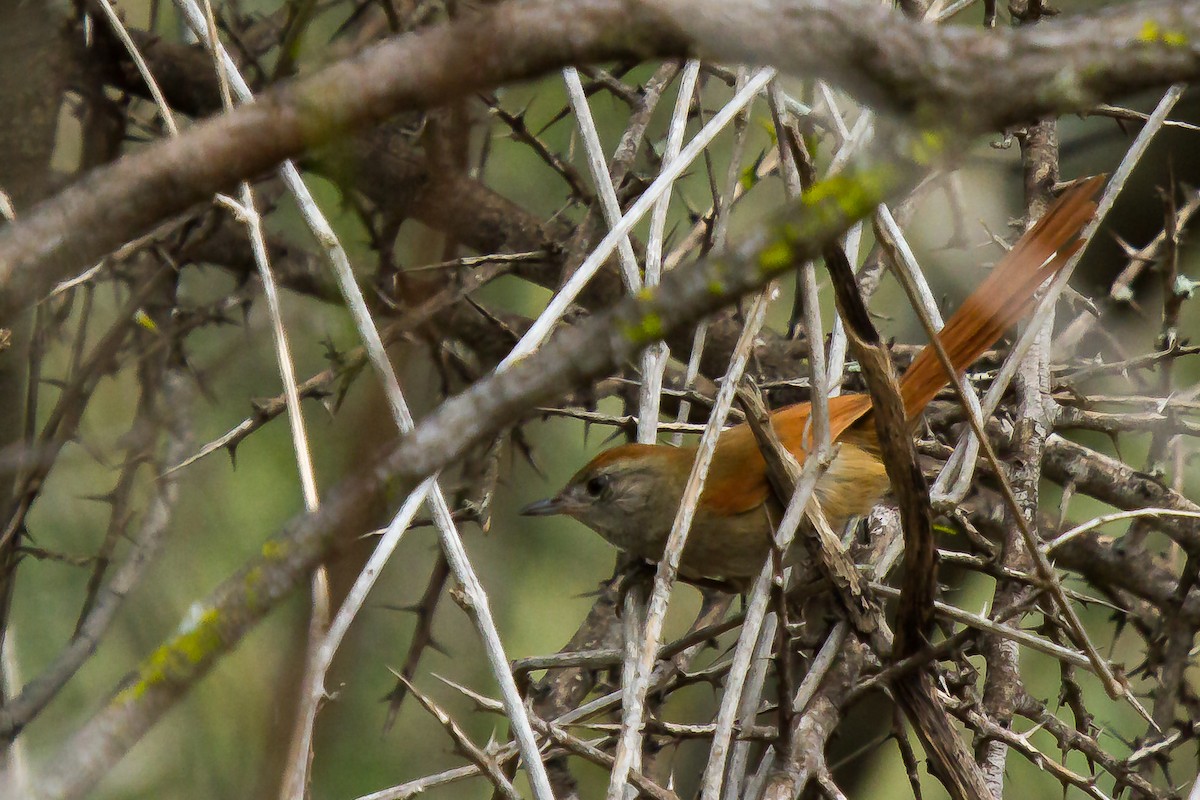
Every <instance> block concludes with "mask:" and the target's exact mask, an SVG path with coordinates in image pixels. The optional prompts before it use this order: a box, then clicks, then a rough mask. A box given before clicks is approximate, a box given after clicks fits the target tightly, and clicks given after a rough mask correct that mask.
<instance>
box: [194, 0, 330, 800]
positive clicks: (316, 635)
mask: <svg viewBox="0 0 1200 800" xmlns="http://www.w3.org/2000/svg"><path fill="white" fill-rule="evenodd" d="M204 17H205V20H204V21H205V30H206V32H207V36H206V37H205V39H206V41H207V43H208V46H209V49H210V52H211V53H212V56H213V64H214V68H215V69H216V73H217V82H218V84H219V86H220V88H221V100H222V103H223V105H224V106H225V110H226V111H228V110H230V109H231V108H233V97H232V95H231V93H230V86H229V78H228V76H227V75H226V73H225V70H224V66H225V64H224V61H223V59H222V58H221V52H222V51H221V49H220V47H219V46H218V44H217V43H218V41H219V40H218V37H217V23H216V18H215V17H214V16H213V10H212V4H211V3H210V2H209V0H204ZM240 191H241V203H240V204H233V203H230V205H231V207H232V209H233V212H234V214H235V216H236V217H237V218H238V219H240V220H241V221H242V223H243V224H244V225H245V226H246V231H247V234H248V237H249V240H250V250H251V253H252V255H253V257H254V264H255V267H256V268H257V270H258V275H259V279H260V280H261V281H262V285H263V295H264V297H266V300H267V312H268V316H269V317H270V320H271V334H272V337H273V339H274V341H275V360H276V363H277V365H278V368H279V374H280V379H281V380H282V382H283V390H284V395H285V396H286V397H287V411H288V427H289V430H290V432H291V435H292V448H293V450H294V451H295V456H296V468H297V471H298V472H299V474H300V486H301V489H302V492H303V495H304V508H305V510H306V511H308V513H310V514H311V513H313V512H315V511H316V510H317V509H318V508H319V506H320V498H319V494H318V492H317V481H316V474H315V472H314V470H313V465H312V453H311V450H310V447H309V444H308V431H307V428H306V427H305V424H304V414H303V411H302V410H301V408H300V393H299V391H298V390H297V388H296V368H295V364H294V362H293V360H292V352H291V347H290V346H289V344H288V339H287V332H286V330H285V329H284V324H283V312H282V310H281V308H280V303H279V289H278V287H277V286H276V283H275V277H274V275H273V274H272V273H271V265H270V262H269V257H268V256H267V242H266V237H265V235H264V234H263V228H262V217H261V216H260V215H259V213H258V209H257V208H256V207H255V201H254V192H253V190H252V189H251V188H250V184H249V183H246V182H243V183H242V185H241V190H240ZM331 603H332V601H331V599H330V596H329V572H328V570H327V569H326V568H325V566H324V565H321V566H318V567H317V568H316V569H314V570H313V574H312V611H311V613H310V616H309V622H308V636H307V643H306V646H305V656H304V662H305V669H304V675H303V677H302V680H301V683H300V698H299V703H298V706H299V707H298V709H297V711H296V722H295V727H294V730H293V732H292V738H291V742H290V744H289V747H288V756H287V761H286V762H285V763H286V764H287V768H286V771H285V773H284V775H283V779H282V780H281V781H280V788H279V793H280V797H281V800H287V799H288V798H297V800H302V798H303V797H304V795H305V792H306V788H307V786H308V775H309V769H310V766H311V763H312V761H311V756H312V730H313V726H314V725H315V724H316V717H317V709H318V708H319V705H320V701H321V699H322V698H323V697H324V686H323V680H322V678H323V676H324V673H323V672H316V671H315V670H314V669H313V667H312V665H313V664H314V660H315V658H316V654H317V649H318V644H319V642H320V640H321V638H322V637H323V636H324V635H325V632H326V630H327V629H328V627H329V607H330V605H331Z"/></svg>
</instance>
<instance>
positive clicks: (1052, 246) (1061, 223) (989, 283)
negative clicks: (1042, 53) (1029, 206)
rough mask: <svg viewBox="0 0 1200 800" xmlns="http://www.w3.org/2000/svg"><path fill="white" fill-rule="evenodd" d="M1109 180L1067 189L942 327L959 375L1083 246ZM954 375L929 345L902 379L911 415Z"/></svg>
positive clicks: (1101, 178) (906, 409) (902, 391)
mask: <svg viewBox="0 0 1200 800" xmlns="http://www.w3.org/2000/svg"><path fill="white" fill-rule="evenodd" d="M1103 183H1104V176H1098V177H1095V178H1091V179H1090V180H1087V181H1084V182H1082V183H1079V184H1076V185H1075V186H1073V187H1071V188H1070V189H1068V190H1067V191H1066V192H1065V193H1063V195H1062V196H1061V197H1059V198H1058V200H1057V201H1056V202H1055V203H1054V205H1053V206H1051V207H1050V209H1049V210H1048V211H1046V213H1045V214H1043V215H1042V218H1041V219H1040V220H1038V222H1037V224H1035V225H1034V226H1033V227H1032V228H1030V229H1029V231H1027V232H1026V233H1025V235H1024V236H1022V237H1021V239H1020V240H1019V241H1018V242H1017V244H1016V245H1015V246H1014V247H1013V249H1012V250H1010V251H1009V252H1008V253H1007V254H1005V256H1004V258H1002V259H1001V260H1000V263H999V264H997V265H996V267H995V269H993V270H992V273H991V275H989V276H988V277H987V279H986V280H984V282H983V283H981V284H980V285H979V287H978V288H977V289H976V290H975V291H974V292H972V293H971V296H970V297H968V298H967V299H966V301H965V302H964V303H963V304H962V306H960V307H959V309H958V310H957V311H956V312H955V313H954V315H953V316H952V317H951V318H950V320H949V321H948V322H947V323H946V325H945V326H944V327H943V328H942V330H941V332H940V333H939V334H938V339H939V340H940V341H941V343H942V346H943V347H944V348H945V349H946V353H947V354H948V355H949V356H950V362H951V363H952V364H953V365H954V372H955V375H954V377H957V376H958V375H960V374H961V373H962V372H963V370H965V369H966V368H967V367H969V366H970V365H971V364H972V363H974V362H975V360H976V359H978V358H979V357H980V356H982V355H983V354H984V352H986V351H987V349H988V348H989V347H991V346H992V345H994V344H995V343H996V341H997V340H998V339H999V338H1000V337H1001V336H1003V335H1004V332H1005V331H1007V330H1008V329H1009V328H1010V327H1011V326H1012V325H1013V324H1015V323H1016V322H1017V320H1019V319H1020V318H1021V317H1022V316H1024V315H1025V313H1026V311H1028V309H1029V306H1030V305H1032V303H1033V297H1034V293H1035V292H1036V291H1037V289H1038V287H1039V286H1041V285H1042V283H1043V282H1044V281H1045V280H1046V279H1047V278H1049V277H1051V276H1053V275H1055V274H1056V273H1057V272H1058V271H1059V270H1060V269H1062V268H1063V267H1064V266H1066V263H1067V261H1068V260H1069V259H1070V257H1071V256H1072V255H1073V254H1074V253H1075V252H1076V251H1077V250H1078V249H1079V248H1080V247H1081V246H1082V245H1083V243H1082V242H1081V241H1078V240H1075V237H1076V236H1077V235H1078V233H1079V231H1080V230H1081V229H1082V228H1083V226H1084V225H1085V224H1087V221H1088V220H1089V219H1091V218H1092V214H1094V213H1095V210H1096V204H1095V203H1094V202H1093V201H1092V197H1093V195H1095V193H1096V192H1097V191H1098V190H1099V188H1100V186H1101V185H1102V184H1103ZM1072 240H1074V241H1072ZM1052 257H1053V258H1052ZM949 380H950V376H948V375H947V374H946V370H945V368H944V367H943V366H942V363H941V360H940V359H939V358H938V354H937V351H936V350H934V348H933V346H932V345H928V346H926V347H925V349H924V350H922V351H921V353H920V354H919V355H918V356H917V358H916V359H915V360H914V361H913V363H912V365H911V366H910V367H909V368H908V370H907V371H906V372H905V373H904V377H903V378H902V379H901V381H900V395H901V397H902V398H903V399H904V412H905V415H906V416H907V417H908V419H909V420H913V419H915V418H916V417H917V416H919V415H920V413H921V412H922V411H923V410H924V409H925V406H927V405H928V404H929V401H931V400H932V399H933V398H934V396H936V395H937V393H938V392H939V391H941V389H942V387H943V386H945V385H946V384H947V383H948V382H949Z"/></svg>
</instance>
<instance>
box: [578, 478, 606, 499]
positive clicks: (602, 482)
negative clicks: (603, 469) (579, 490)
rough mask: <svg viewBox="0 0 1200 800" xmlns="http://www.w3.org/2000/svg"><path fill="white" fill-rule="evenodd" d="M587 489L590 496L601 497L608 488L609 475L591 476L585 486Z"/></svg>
mask: <svg viewBox="0 0 1200 800" xmlns="http://www.w3.org/2000/svg"><path fill="white" fill-rule="evenodd" d="M583 488H584V489H585V490H587V493H588V496H589V497H596V498H598V497H600V495H602V494H604V490H605V489H607V488H608V476H607V475H597V476H595V477H594V478H589V479H588V482H587V483H586V484H584V487H583Z"/></svg>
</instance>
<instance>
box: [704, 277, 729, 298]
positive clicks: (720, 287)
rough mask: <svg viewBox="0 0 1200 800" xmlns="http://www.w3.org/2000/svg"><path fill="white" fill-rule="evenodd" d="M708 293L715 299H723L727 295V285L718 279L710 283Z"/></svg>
mask: <svg viewBox="0 0 1200 800" xmlns="http://www.w3.org/2000/svg"><path fill="white" fill-rule="evenodd" d="M707 288H708V293H709V294H711V295H713V296H714V297H721V296H722V295H724V294H725V284H723V283H721V282H720V281H719V280H717V279H716V278H713V279H712V280H711V281H709V282H708V287H707Z"/></svg>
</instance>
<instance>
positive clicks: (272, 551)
mask: <svg viewBox="0 0 1200 800" xmlns="http://www.w3.org/2000/svg"><path fill="white" fill-rule="evenodd" d="M286 554H287V546H286V545H284V543H283V542H280V541H277V540H275V539H268V540H267V541H265V542H263V546H262V557H263V558H266V559H269V560H271V561H277V560H278V559H281V558H283V557H284V556H285V555H286Z"/></svg>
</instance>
